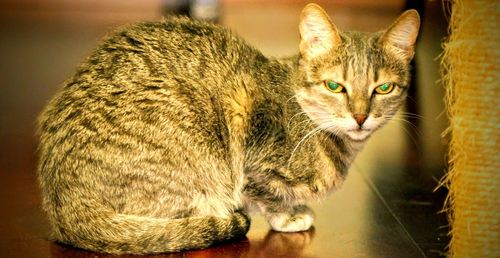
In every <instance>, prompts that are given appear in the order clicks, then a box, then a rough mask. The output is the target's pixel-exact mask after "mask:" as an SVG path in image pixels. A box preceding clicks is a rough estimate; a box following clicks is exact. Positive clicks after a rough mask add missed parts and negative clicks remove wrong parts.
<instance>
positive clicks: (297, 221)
mask: <svg viewBox="0 0 500 258" xmlns="http://www.w3.org/2000/svg"><path fill="white" fill-rule="evenodd" d="M267 220H268V222H269V224H270V225H271V227H272V228H273V229H274V230H276V231H280V232H299V231H305V230H308V229H309V228H310V227H311V226H312V224H313V222H314V213H313V211H312V210H311V209H310V208H309V207H307V206H305V205H300V206H296V207H294V208H293V211H292V212H291V213H285V212H277V213H271V214H267Z"/></svg>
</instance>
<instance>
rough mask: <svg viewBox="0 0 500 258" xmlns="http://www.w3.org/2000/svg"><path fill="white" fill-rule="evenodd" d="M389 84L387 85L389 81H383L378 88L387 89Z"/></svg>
mask: <svg viewBox="0 0 500 258" xmlns="http://www.w3.org/2000/svg"><path fill="white" fill-rule="evenodd" d="M389 86H390V85H389V83H388V82H386V83H384V84H382V85H381V86H380V89H381V90H382V91H386V90H388V89H389Z"/></svg>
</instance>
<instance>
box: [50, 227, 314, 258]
mask: <svg viewBox="0 0 500 258" xmlns="http://www.w3.org/2000/svg"><path fill="white" fill-rule="evenodd" d="M314 236H315V229H314V227H312V228H311V229H309V230H308V231H303V232H295V233H283V232H277V231H274V230H269V231H268V232H267V234H266V235H265V237H264V238H262V239H251V240H250V239H248V238H245V239H243V240H240V241H236V242H231V243H227V244H221V245H216V246H213V247H210V248H207V249H203V250H195V251H188V252H180V253H166V254H158V255H144V257H148V258H155V257H162V258H166V257H171V258H177V257H192V258H195V257H204V258H211V257H213V258H216V257H217V258H234V257H266V256H267V255H268V254H273V255H275V256H276V257H304V258H308V257H313V256H308V255H306V254H303V251H304V250H305V249H306V247H307V246H309V245H310V244H311V243H312V241H313V239H314ZM50 253H51V256H52V257H53V258H65V257H74V258H83V257H89V255H91V256H92V257H95V258H107V257H121V258H126V257H134V258H138V257H143V256H140V255H139V256H138V255H112V254H102V253H94V252H90V251H86V250H82V249H77V248H74V247H71V246H67V245H64V244H59V243H51V245H50Z"/></svg>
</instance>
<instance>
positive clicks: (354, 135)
mask: <svg viewBox="0 0 500 258" xmlns="http://www.w3.org/2000/svg"><path fill="white" fill-rule="evenodd" d="M371 134H372V131H371V130H366V129H355V130H348V131H347V132H346V135H347V137H349V138H350V139H351V140H353V141H358V142H361V141H365V140H367V139H368V137H370V135H371Z"/></svg>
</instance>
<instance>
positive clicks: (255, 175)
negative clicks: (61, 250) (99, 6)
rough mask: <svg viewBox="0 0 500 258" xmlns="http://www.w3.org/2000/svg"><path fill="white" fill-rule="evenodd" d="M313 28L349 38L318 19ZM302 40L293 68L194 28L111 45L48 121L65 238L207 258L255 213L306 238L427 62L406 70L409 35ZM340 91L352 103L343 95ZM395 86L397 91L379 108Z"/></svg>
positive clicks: (48, 206) (52, 181)
mask: <svg viewBox="0 0 500 258" xmlns="http://www.w3.org/2000/svg"><path fill="white" fill-rule="evenodd" d="M317 15H320V16H321V17H320V18H319V19H318V16H317ZM406 15H407V16H408V14H406ZM414 15H415V14H414ZM414 15H413V16H411V14H410V16H411V17H410V18H413V17H414ZM311 17H313V18H314V19H312V20H311ZM417 18H418V17H417ZM406 20H408V18H406V19H405V18H404V17H403V18H402V21H403V23H404V22H405V21H406ZM306 22H307V24H308V26H309V29H314V24H319V25H321V23H322V22H328V24H322V25H323V26H321V27H322V28H326V29H332V28H335V27H334V25H333V24H332V23H331V22H330V20H329V18H327V16H326V14H324V11H322V10H321V9H320V7H318V6H316V5H308V6H307V7H306V8H305V9H304V12H303V15H302V18H301V24H302V25H304V24H305V23H306ZM329 24H330V25H329ZM396 25H397V26H395V27H398V26H400V25H399V24H396ZM311 26H312V27H311ZM393 27H394V25H393ZM304 28H305V29H304ZM301 33H302V36H303V40H302V41H303V42H301V54H299V55H297V56H295V57H292V58H289V59H274V58H268V57H265V56H264V55H262V54H261V53H260V52H259V51H257V50H256V49H254V48H253V47H251V46H249V45H248V44H247V43H245V42H244V41H243V40H242V39H240V38H239V37H237V36H235V35H234V34H233V33H231V32H230V31H228V30H226V29H224V28H221V27H218V26H215V25H210V24H206V23H201V22H196V21H191V20H188V19H184V18H172V19H166V20H163V21H160V22H149V23H140V24H136V25H132V26H129V27H126V28H123V29H120V30H118V31H116V32H115V33H114V34H112V35H111V36H110V37H108V38H107V39H105V40H104V41H103V43H102V44H101V45H100V46H99V47H98V48H97V49H96V50H95V51H94V52H93V53H92V54H91V55H90V57H89V58H88V59H87V60H86V61H85V62H84V63H83V64H82V65H81V66H80V67H79V68H78V70H77V71H76V73H75V74H74V75H73V76H72V77H71V78H70V79H68V80H67V81H66V82H65V84H64V86H63V87H62V89H61V90H60V91H59V92H58V93H57V94H56V96H55V97H54V98H53V99H52V100H51V101H50V103H49V104H48V105H47V107H46V108H45V110H44V111H43V112H42V114H41V115H40V117H39V136H40V146H39V155H40V159H39V167H38V175H39V182H40V185H41V190H42V195H43V208H44V210H45V212H46V213H47V216H48V218H49V221H50V222H51V225H52V229H53V238H54V240H56V241H60V242H63V243H67V244H70V245H73V246H76V247H79V248H84V249H88V250H93V251H98V252H106V253H117V254H118V253H134V254H144V253H161V252H177V251H182V250H191V249H199V248H205V247H208V246H211V245H213V244H217V243H221V242H225V241H229V240H235V239H238V238H242V237H244V236H245V234H246V232H247V231H248V229H249V225H250V220H249V218H248V216H247V213H248V211H249V210H250V209H252V208H257V209H258V210H260V211H261V212H262V213H263V214H264V215H265V216H266V217H267V218H268V220H269V222H270V224H271V226H272V227H273V228H274V229H276V230H280V231H300V230H307V229H308V228H309V227H310V226H311V224H312V222H313V214H312V211H311V210H310V209H309V208H307V206H305V203H306V202H308V201H311V200H316V199H319V198H321V197H323V196H325V195H326V194H328V193H329V192H331V191H333V190H335V189H338V188H339V187H340V185H341V184H342V182H343V180H344V178H345V176H346V174H347V170H348V168H349V165H350V164H351V162H352V161H353V159H354V157H355V155H356V153H357V152H358V151H359V150H360V149H361V148H362V146H363V143H364V142H365V140H366V138H367V137H364V138H362V139H360V137H358V136H354V138H353V136H352V135H350V133H349V132H348V131H347V129H346V128H348V126H351V125H352V124H354V123H355V120H354V119H353V117H352V115H353V114H354V113H356V112H366V113H367V114H369V118H368V120H367V121H366V123H367V124H371V125H370V126H372V127H373V128H372V129H371V131H370V132H369V134H371V133H372V132H373V131H374V130H375V129H376V128H378V127H380V126H381V125H382V124H384V123H385V122H386V121H387V119H388V117H390V116H392V115H393V114H394V112H395V111H396V110H397V108H398V107H399V106H400V105H401V103H403V100H404V95H405V91H406V87H407V86H406V85H407V82H408V69H409V68H408V62H409V58H411V57H409V56H410V55H412V52H411V51H412V50H411V49H409V48H408V49H406V50H405V51H406V52H404V51H403V52H404V53H407V56H402V55H401V53H403V52H402V51H400V49H401V45H400V43H401V42H399V43H398V44H399V45H395V44H392V43H391V37H394V35H397V36H398V35H399V34H398V33H397V31H395V32H394V31H392V32H391V33H393V34H391V35H390V37H389V36H387V33H382V32H380V33H375V34H362V33H357V32H339V31H337V30H336V28H335V30H334V31H330V32H329V37H330V39H331V37H332V35H333V36H334V37H335V38H336V39H337V40H336V41H335V42H334V43H335V44H333V43H332V44H327V45H325V46H326V48H324V47H323V48H322V51H319V52H321V53H320V54H318V55H316V56H314V57H312V56H308V55H310V54H311V53H312V54H317V53H319V52H318V51H315V50H314V49H311V48H310V47H311V46H313V45H311V44H309V43H310V42H305V40H307V38H306V37H305V34H304V33H309V31H308V28H306V27H304V26H302V27H301ZM415 36H416V35H415ZM309 39H311V38H309ZM312 39H313V40H314V37H313V38H312ZM399 39H400V38H399ZM410 41H411V40H410ZM396 50H397V51H396ZM410 52H411V53H410ZM329 79H335V80H339V82H342V83H344V84H345V85H346V88H347V94H344V95H342V96H336V95H333V94H332V93H330V92H328V91H327V90H326V89H325V88H324V87H323V86H322V82H323V81H324V80H329ZM385 81H393V82H396V83H397V85H398V87H397V90H396V92H395V93H394V94H391V95H390V96H384V97H383V98H378V97H373V96H370V94H371V92H372V91H373V87H374V85H376V84H377V83H380V82H385ZM319 112H320V113H319ZM356 137H358V138H356Z"/></svg>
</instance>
